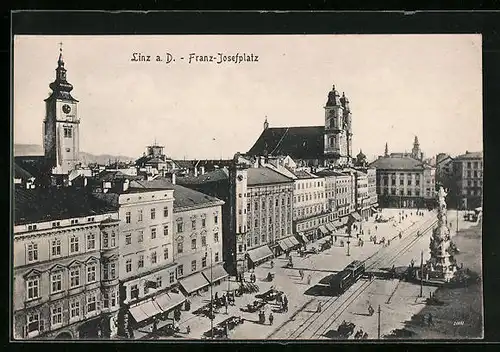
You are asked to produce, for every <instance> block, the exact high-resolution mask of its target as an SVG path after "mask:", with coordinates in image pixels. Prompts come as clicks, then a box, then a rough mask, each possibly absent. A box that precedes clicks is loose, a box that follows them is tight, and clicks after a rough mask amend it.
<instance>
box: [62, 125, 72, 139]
mask: <svg viewBox="0 0 500 352" xmlns="http://www.w3.org/2000/svg"><path fill="white" fill-rule="evenodd" d="M72 135H73V130H72V129H71V127H64V138H71V137H72Z"/></svg>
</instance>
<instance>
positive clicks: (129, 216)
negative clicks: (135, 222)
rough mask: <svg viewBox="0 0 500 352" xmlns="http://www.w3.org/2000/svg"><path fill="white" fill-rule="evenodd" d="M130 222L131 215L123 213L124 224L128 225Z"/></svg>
mask: <svg viewBox="0 0 500 352" xmlns="http://www.w3.org/2000/svg"><path fill="white" fill-rule="evenodd" d="M130 220H131V215H130V212H129V211H127V212H126V213H125V222H126V223H127V224H130Z"/></svg>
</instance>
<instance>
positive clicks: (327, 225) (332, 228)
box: [325, 223, 335, 232]
mask: <svg viewBox="0 0 500 352" xmlns="http://www.w3.org/2000/svg"><path fill="white" fill-rule="evenodd" d="M325 226H326V229H327V230H328V231H330V232H335V226H333V224H332V223H328V224H326V225H325Z"/></svg>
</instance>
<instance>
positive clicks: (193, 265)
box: [191, 260, 196, 271]
mask: <svg viewBox="0 0 500 352" xmlns="http://www.w3.org/2000/svg"><path fill="white" fill-rule="evenodd" d="M191 271H196V260H193V261H191Z"/></svg>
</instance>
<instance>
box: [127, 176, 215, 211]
mask: <svg viewBox="0 0 500 352" xmlns="http://www.w3.org/2000/svg"><path fill="white" fill-rule="evenodd" d="M129 189H130V190H131V191H133V190H136V191H140V190H145V189H150V190H160V189H173V190H174V210H175V209H176V208H186V207H199V206H200V205H206V206H213V205H214V203H220V202H222V201H221V200H220V199H218V198H215V197H212V196H209V195H206V194H204V193H201V192H198V191H195V190H192V189H189V188H186V187H183V186H180V185H174V184H172V183H171V182H170V181H168V180H167V179H165V178H162V177H159V178H156V179H154V180H150V181H132V182H130V187H129Z"/></svg>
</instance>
